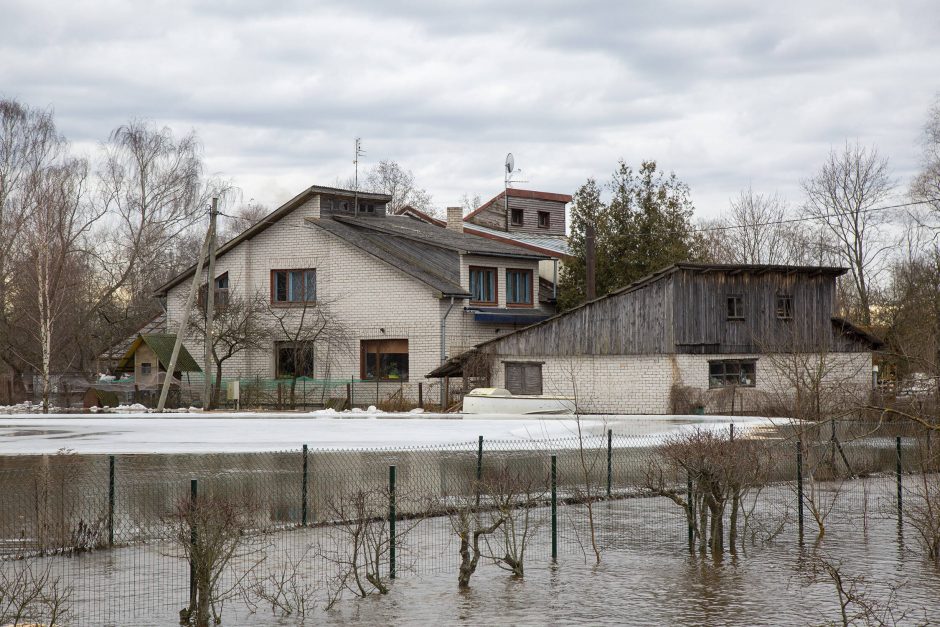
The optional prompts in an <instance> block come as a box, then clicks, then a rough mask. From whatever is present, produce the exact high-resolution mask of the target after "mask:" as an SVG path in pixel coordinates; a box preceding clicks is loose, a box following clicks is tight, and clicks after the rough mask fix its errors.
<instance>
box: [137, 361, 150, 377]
mask: <svg viewBox="0 0 940 627" xmlns="http://www.w3.org/2000/svg"><path fill="white" fill-rule="evenodd" d="M151 372H153V366H151V365H150V364H149V363H147V362H144V363H142V364H140V374H142V375H148V374H150V373H151Z"/></svg>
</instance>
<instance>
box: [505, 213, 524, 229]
mask: <svg viewBox="0 0 940 627" xmlns="http://www.w3.org/2000/svg"><path fill="white" fill-rule="evenodd" d="M524 220H525V212H523V210H522V209H510V210H509V224H511V225H513V226H522V224H523V221H524Z"/></svg>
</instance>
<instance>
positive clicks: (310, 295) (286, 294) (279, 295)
mask: <svg viewBox="0 0 940 627" xmlns="http://www.w3.org/2000/svg"><path fill="white" fill-rule="evenodd" d="M316 300H317V271H316V268H307V269H303V270H271V302H272V303H275V304H283V305H287V304H292V303H307V304H309V303H314V302H316Z"/></svg>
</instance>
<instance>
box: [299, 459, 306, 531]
mask: <svg viewBox="0 0 940 627" xmlns="http://www.w3.org/2000/svg"><path fill="white" fill-rule="evenodd" d="M303 457H304V474H303V479H302V481H301V484H300V524H301V526H303V527H306V526H307V445H306V444H304V449H303Z"/></svg>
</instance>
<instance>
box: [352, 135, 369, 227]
mask: <svg viewBox="0 0 940 627" xmlns="http://www.w3.org/2000/svg"><path fill="white" fill-rule="evenodd" d="M365 154H366V151H365V150H363V149H362V138H360V137H357V138H356V156H355V158H353V164H354V165H355V166H356V174H355V178H354V179H353V180H354V181H355V183H354V185H353V215H354V216H356V217H359V157H364V156H365Z"/></svg>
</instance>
